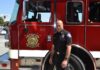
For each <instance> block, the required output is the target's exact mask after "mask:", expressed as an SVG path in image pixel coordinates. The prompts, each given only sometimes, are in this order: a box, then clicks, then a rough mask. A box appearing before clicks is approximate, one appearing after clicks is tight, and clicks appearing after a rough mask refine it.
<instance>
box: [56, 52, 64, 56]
mask: <svg viewBox="0 0 100 70" xmlns="http://www.w3.org/2000/svg"><path fill="white" fill-rule="evenodd" d="M55 54H57V55H60V54H65V53H64V52H59V51H56V52H55Z"/></svg>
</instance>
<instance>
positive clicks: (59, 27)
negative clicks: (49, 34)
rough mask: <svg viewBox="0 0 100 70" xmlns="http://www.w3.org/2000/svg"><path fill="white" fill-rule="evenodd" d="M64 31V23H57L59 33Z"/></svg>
mask: <svg viewBox="0 0 100 70" xmlns="http://www.w3.org/2000/svg"><path fill="white" fill-rule="evenodd" d="M62 29H63V22H62V21H59V20H58V21H57V31H58V32H60V31H61V30H62Z"/></svg>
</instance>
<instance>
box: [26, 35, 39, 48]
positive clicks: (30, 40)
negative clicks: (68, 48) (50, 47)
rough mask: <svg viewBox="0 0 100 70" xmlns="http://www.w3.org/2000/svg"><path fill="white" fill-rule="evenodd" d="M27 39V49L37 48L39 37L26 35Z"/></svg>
mask: <svg viewBox="0 0 100 70" xmlns="http://www.w3.org/2000/svg"><path fill="white" fill-rule="evenodd" d="M26 39H27V43H26V45H27V47H30V48H35V47H37V46H38V42H39V36H38V35H37V34H28V35H27V36H26Z"/></svg>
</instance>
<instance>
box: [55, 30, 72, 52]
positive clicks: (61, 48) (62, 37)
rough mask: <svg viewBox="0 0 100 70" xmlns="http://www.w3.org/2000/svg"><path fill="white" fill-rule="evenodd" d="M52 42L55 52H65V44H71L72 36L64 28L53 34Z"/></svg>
mask: <svg viewBox="0 0 100 70" xmlns="http://www.w3.org/2000/svg"><path fill="white" fill-rule="evenodd" d="M53 44H54V50H55V51H56V52H60V53H65V52H66V45H70V44H72V36H71V34H70V33H69V32H68V31H66V30H62V31H61V32H56V33H55V34H54V36H53Z"/></svg>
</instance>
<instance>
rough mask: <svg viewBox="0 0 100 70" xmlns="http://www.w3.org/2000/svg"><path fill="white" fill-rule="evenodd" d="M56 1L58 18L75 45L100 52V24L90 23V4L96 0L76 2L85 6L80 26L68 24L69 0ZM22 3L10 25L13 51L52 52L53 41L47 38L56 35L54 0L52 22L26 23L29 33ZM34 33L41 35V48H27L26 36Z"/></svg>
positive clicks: (52, 1) (77, 0)
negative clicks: (67, 7) (14, 20)
mask: <svg viewBox="0 0 100 70" xmlns="http://www.w3.org/2000/svg"><path fill="white" fill-rule="evenodd" d="M56 1H57V2H56V3H57V4H56V17H57V19H60V20H62V21H63V22H64V28H65V29H66V30H68V31H69V32H70V33H71V34H72V39H73V44H78V45H80V46H82V47H85V48H86V49H87V50H89V51H99V50H100V22H93V23H90V22H89V21H88V19H89V18H88V17H89V12H88V6H89V3H90V2H91V1H94V0H75V1H76V2H80V1H81V2H82V4H83V21H82V22H81V23H80V24H69V22H66V2H67V1H68V0H56ZM69 1H70V0H69ZM71 1H74V0H71ZM98 1H99V0H98ZM20 2H21V3H20V7H19V11H18V16H17V20H16V22H15V23H14V24H11V25H10V42H11V49H20V50H50V49H51V47H52V41H50V42H48V41H47V36H48V35H50V36H51V37H52V36H53V34H54V27H53V25H54V0H51V22H47V23H42V22H27V21H26V25H27V29H28V32H25V31H24V27H25V24H24V22H23V21H22V14H23V13H22V8H23V5H22V3H23V0H20ZM33 33H34V34H37V35H39V47H36V48H29V47H27V46H26V35H28V34H33ZM14 62H15V61H14V60H12V65H13V63H14ZM12 70H13V69H12ZM14 70H15V69H14ZM16 70H17V69H16Z"/></svg>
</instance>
